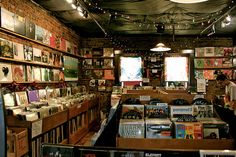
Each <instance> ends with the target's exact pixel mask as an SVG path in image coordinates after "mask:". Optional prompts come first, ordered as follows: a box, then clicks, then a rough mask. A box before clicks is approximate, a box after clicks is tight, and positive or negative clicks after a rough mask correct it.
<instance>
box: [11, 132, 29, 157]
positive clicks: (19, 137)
mask: <svg viewBox="0 0 236 157" xmlns="http://www.w3.org/2000/svg"><path fill="white" fill-rule="evenodd" d="M8 130H10V131H8V133H7V144H8V149H7V157H21V156H22V155H24V154H26V153H27V152H28V151H29V145H28V131H27V128H8Z"/></svg>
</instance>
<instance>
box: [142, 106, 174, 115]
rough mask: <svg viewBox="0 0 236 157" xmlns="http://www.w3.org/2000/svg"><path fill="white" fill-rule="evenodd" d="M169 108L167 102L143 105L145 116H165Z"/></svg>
mask: <svg viewBox="0 0 236 157" xmlns="http://www.w3.org/2000/svg"><path fill="white" fill-rule="evenodd" d="M168 115H169V109H168V104H167V103H158V104H156V105H145V117H146V118H167V117H168Z"/></svg>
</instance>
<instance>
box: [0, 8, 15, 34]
mask: <svg viewBox="0 0 236 157" xmlns="http://www.w3.org/2000/svg"><path fill="white" fill-rule="evenodd" d="M14 15H15V14H14V13H12V12H10V11H8V10H6V9H4V8H3V7H1V27H3V28H6V29H8V30H11V31H14Z"/></svg>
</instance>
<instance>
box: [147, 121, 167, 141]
mask: <svg viewBox="0 0 236 157" xmlns="http://www.w3.org/2000/svg"><path fill="white" fill-rule="evenodd" d="M145 124H146V138H155V139H171V138H172V122H171V121H170V120H169V119H160V118H156V119H146V121H145Z"/></svg>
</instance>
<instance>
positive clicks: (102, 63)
mask: <svg viewBox="0 0 236 157" xmlns="http://www.w3.org/2000/svg"><path fill="white" fill-rule="evenodd" d="M83 66H84V68H113V67H114V65H113V58H95V59H86V58H85V59H84V62H83Z"/></svg>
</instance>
